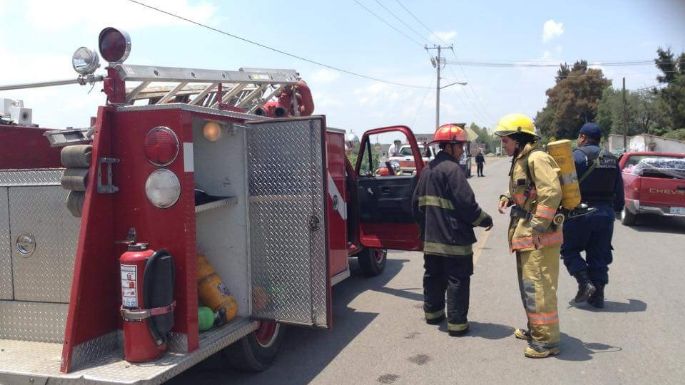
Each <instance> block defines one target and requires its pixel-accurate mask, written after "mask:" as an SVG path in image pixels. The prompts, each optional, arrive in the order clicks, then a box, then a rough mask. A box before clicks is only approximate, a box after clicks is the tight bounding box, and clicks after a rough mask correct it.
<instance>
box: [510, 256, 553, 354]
mask: <svg viewBox="0 0 685 385" xmlns="http://www.w3.org/2000/svg"><path fill="white" fill-rule="evenodd" d="M559 248H560V246H559V245H556V246H547V247H543V248H541V249H539V250H530V251H516V268H517V270H518V281H519V290H520V291H521V299H522V300H523V308H524V309H525V311H526V315H527V317H528V329H529V330H530V334H531V341H530V345H531V346H533V347H538V348H546V349H549V348H555V347H558V346H559V314H558V313H557V283H558V282H559Z"/></svg>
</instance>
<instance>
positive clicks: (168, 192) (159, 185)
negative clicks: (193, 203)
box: [145, 168, 181, 209]
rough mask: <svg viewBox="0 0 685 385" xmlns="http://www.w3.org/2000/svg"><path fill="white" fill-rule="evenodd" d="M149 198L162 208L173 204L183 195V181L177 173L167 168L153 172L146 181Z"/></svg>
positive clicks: (146, 191)
mask: <svg viewBox="0 0 685 385" xmlns="http://www.w3.org/2000/svg"><path fill="white" fill-rule="evenodd" d="M145 195H146V196H147V199H148V200H149V201H150V203H152V204H153V205H155V207H159V208H160V209H166V208H169V207H171V206H173V205H174V204H175V203H176V201H177V200H178V197H179V196H181V182H179V180H178V177H177V176H176V174H174V173H173V172H171V171H170V170H167V169H165V168H160V169H157V170H155V171H153V172H152V174H150V176H148V177H147V181H145Z"/></svg>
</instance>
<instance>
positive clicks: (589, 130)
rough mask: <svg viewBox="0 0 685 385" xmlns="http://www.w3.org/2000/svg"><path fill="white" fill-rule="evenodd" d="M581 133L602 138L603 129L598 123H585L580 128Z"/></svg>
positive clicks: (594, 137)
mask: <svg viewBox="0 0 685 385" xmlns="http://www.w3.org/2000/svg"><path fill="white" fill-rule="evenodd" d="M580 133H581V134H585V135H586V136H588V137H590V138H593V139H601V138H602V130H601V129H600V128H599V125H598V124H597V123H585V124H583V127H581V128H580Z"/></svg>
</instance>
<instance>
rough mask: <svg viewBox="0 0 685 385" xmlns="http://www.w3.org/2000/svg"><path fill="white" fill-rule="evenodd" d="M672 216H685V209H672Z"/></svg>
mask: <svg viewBox="0 0 685 385" xmlns="http://www.w3.org/2000/svg"><path fill="white" fill-rule="evenodd" d="M671 214H674V215H685V207H671Z"/></svg>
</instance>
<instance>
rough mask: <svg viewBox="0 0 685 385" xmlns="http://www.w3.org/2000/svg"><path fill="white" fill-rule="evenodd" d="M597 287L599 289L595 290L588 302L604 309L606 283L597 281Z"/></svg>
mask: <svg viewBox="0 0 685 385" xmlns="http://www.w3.org/2000/svg"><path fill="white" fill-rule="evenodd" d="M595 287H596V288H597V291H595V293H594V294H592V295H591V296H590V298H588V300H587V303H589V304H590V305H592V306H594V307H596V308H598V309H603V308H604V284H603V283H596V284H595Z"/></svg>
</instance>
